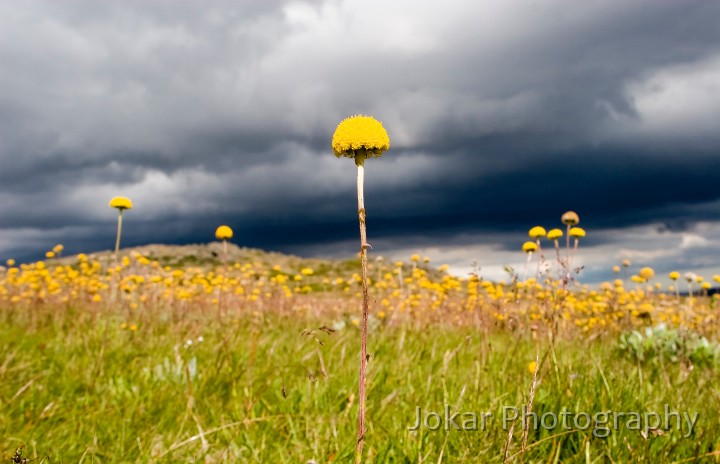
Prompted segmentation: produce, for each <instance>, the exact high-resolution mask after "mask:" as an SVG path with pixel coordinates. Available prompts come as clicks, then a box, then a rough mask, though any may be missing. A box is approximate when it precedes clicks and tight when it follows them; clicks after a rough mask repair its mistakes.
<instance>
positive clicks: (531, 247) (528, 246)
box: [522, 242, 538, 280]
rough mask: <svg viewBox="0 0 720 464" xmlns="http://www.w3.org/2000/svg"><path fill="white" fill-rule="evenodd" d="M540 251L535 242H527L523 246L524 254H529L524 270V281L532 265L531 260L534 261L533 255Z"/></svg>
mask: <svg viewBox="0 0 720 464" xmlns="http://www.w3.org/2000/svg"><path fill="white" fill-rule="evenodd" d="M537 250H538V246H537V244H536V243H535V242H525V243H523V246H522V251H523V252H524V253H527V255H528V257H527V261H525V267H524V269H523V280H525V278H526V276H527V267H528V265H529V264H530V260H531V259H532V255H533V253H535V252H536V251H537Z"/></svg>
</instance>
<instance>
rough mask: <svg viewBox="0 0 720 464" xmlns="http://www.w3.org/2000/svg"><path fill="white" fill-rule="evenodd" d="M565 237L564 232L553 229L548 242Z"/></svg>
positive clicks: (549, 233) (548, 234)
mask: <svg viewBox="0 0 720 464" xmlns="http://www.w3.org/2000/svg"><path fill="white" fill-rule="evenodd" d="M562 236H563V231H562V230H560V229H551V230H549V231H548V233H547V238H548V240H557V239H559V238H560V237H562Z"/></svg>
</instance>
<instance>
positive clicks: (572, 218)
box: [561, 211, 580, 226]
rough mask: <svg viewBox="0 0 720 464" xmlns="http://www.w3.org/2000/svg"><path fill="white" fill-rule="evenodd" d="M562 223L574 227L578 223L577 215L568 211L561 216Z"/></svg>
mask: <svg viewBox="0 0 720 464" xmlns="http://www.w3.org/2000/svg"><path fill="white" fill-rule="evenodd" d="M561 220H562V223H563V224H566V225H569V226H574V225H577V224H579V223H580V218H579V217H578V215H577V213H576V212H575V211H568V212H566V213H565V214H563V215H562V218H561Z"/></svg>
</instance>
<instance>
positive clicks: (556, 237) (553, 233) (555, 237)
mask: <svg viewBox="0 0 720 464" xmlns="http://www.w3.org/2000/svg"><path fill="white" fill-rule="evenodd" d="M562 236H563V231H562V230H560V229H550V230H549V231H548V233H547V236H546V237H547V239H548V240H550V241H551V242H555V251H556V252H557V257H558V261H560V239H561V238H562Z"/></svg>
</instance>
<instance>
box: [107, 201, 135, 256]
mask: <svg viewBox="0 0 720 464" xmlns="http://www.w3.org/2000/svg"><path fill="white" fill-rule="evenodd" d="M110 207H111V208H115V209H117V210H118V226H117V237H116V238H115V256H114V261H115V266H117V258H118V250H120V235H121V234H122V215H123V211H124V210H126V209H132V207H133V204H132V201H130V199H129V198H126V197H113V198H112V199H111V200H110Z"/></svg>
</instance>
